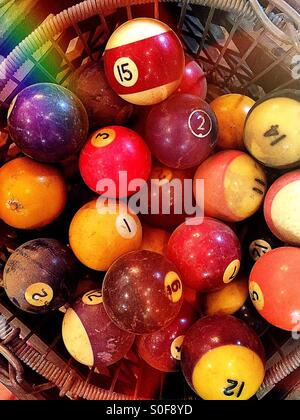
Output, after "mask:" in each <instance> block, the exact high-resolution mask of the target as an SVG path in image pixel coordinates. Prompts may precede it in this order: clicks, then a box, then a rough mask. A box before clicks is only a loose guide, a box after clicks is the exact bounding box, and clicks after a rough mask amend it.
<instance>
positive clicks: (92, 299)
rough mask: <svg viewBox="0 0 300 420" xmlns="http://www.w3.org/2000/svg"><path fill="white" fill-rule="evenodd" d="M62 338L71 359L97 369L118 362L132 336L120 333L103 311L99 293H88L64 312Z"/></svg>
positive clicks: (125, 351)
mask: <svg viewBox="0 0 300 420" xmlns="http://www.w3.org/2000/svg"><path fill="white" fill-rule="evenodd" d="M62 336H63V341H64V344H65V346H66V348H67V350H68V352H69V353H70V354H71V356H72V357H73V358H74V359H75V360H77V361H78V362H79V363H82V364H84V365H86V366H90V367H92V366H95V367H98V368H101V367H103V366H110V365H112V364H114V363H116V362H118V361H119V360H120V359H122V358H123V357H124V356H125V355H126V354H127V352H128V351H129V350H130V348H131V346H132V344H133V342H134V335H133V334H130V333H127V332H125V331H122V330H120V328H118V327H117V326H116V325H115V324H114V323H113V322H112V321H111V320H110V318H109V317H108V315H107V314H106V312H105V309H104V306H103V300H102V291H101V290H97V289H96V290H90V291H88V292H86V293H85V294H84V295H83V296H82V297H80V298H79V299H77V301H76V302H75V303H74V304H73V305H72V306H71V307H70V308H69V309H68V310H67V312H66V314H65V316H64V320H63V325H62Z"/></svg>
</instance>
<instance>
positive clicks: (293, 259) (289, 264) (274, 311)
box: [249, 247, 300, 332]
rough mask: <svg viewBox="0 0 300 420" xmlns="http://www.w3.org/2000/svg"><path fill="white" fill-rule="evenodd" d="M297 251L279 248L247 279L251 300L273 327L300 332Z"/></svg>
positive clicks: (258, 265)
mask: <svg viewBox="0 0 300 420" xmlns="http://www.w3.org/2000/svg"><path fill="white" fill-rule="evenodd" d="M299 278H300V249H299V248H294V247H281V248H276V249H273V250H272V251H270V252H268V253H267V254H265V255H264V256H263V257H261V258H260V259H259V260H258V261H257V262H256V263H255V265H254V267H253V269H252V271H251V274H250V279H249V292H250V297H251V300H252V302H253V304H254V306H255V308H256V309H257V310H258V312H259V313H260V315H261V316H262V317H263V318H265V319H266V320H267V321H268V322H269V323H270V324H272V325H274V326H275V327H278V328H281V329H283V330H287V331H295V332H298V331H300V288H299Z"/></svg>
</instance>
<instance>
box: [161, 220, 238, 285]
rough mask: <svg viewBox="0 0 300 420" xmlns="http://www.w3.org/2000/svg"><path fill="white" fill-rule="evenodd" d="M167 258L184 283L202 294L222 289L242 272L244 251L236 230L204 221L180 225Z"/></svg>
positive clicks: (219, 223) (169, 245)
mask: <svg viewBox="0 0 300 420" xmlns="http://www.w3.org/2000/svg"><path fill="white" fill-rule="evenodd" d="M167 257H168V258H169V259H170V260H171V261H173V263H174V264H175V265H176V266H177V267H178V269H179V271H180V273H181V276H182V281H183V283H184V284H185V285H187V286H188V287H191V288H192V289H196V290H198V291H201V292H208V291H211V290H217V289H220V288H222V287H223V286H224V285H225V284H227V283H230V282H231V281H232V280H234V279H235V277H236V276H237V274H238V272H239V268H240V260H241V249H240V243H239V240H238V238H237V236H236V234H235V233H234V232H233V230H232V229H231V228H230V227H228V226H227V225H225V224H224V223H222V222H220V221H218V220H215V219H212V218H209V217H205V218H204V220H203V223H201V220H200V219H199V223H198V224H196V223H194V224H193V225H191V224H186V223H183V224H182V225H180V226H179V227H178V228H177V229H176V230H175V231H174V232H173V234H172V235H171V238H170V240H169V244H168V250H167Z"/></svg>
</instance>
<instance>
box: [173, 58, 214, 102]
mask: <svg viewBox="0 0 300 420" xmlns="http://www.w3.org/2000/svg"><path fill="white" fill-rule="evenodd" d="M176 92H178V93H190V94H192V95H195V96H199V98H201V99H203V100H205V98H206V94H207V82H206V77H205V73H204V71H203V70H202V67H201V66H200V65H199V64H198V63H197V61H196V60H194V58H193V57H191V56H190V55H188V54H185V68H184V73H183V78H182V81H181V83H180V86H179V88H178V89H177V91H176Z"/></svg>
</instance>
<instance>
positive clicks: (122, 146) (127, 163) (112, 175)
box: [79, 125, 151, 198]
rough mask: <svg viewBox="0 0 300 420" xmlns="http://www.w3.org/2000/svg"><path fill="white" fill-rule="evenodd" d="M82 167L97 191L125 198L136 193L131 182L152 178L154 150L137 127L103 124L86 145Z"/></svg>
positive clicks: (81, 158) (82, 171) (87, 180)
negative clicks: (150, 148) (133, 128)
mask: <svg viewBox="0 0 300 420" xmlns="http://www.w3.org/2000/svg"><path fill="white" fill-rule="evenodd" d="M79 168H80V173H81V176H82V178H83V180H84V182H85V183H86V184H87V186H88V187H89V188H91V189H92V190H93V191H95V192H97V193H98V194H103V195H105V196H107V197H110V198H117V197H121V198H122V197H123V198H124V197H127V196H128V195H131V194H133V193H134V192H136V191H135V188H134V187H132V188H130V183H132V182H133V181H135V180H136V179H140V180H143V181H146V180H147V179H148V178H149V175H150V171H151V153H150V151H149V149H148V146H147V145H146V143H145V142H144V141H143V139H142V138H141V137H140V135H139V134H137V133H136V132H134V131H133V130H131V129H129V128H126V127H121V126H116V125H114V126H109V127H103V128H101V129H99V130H97V131H95V132H94V133H93V134H92V135H91V136H90V138H89V140H88V142H87V143H86V144H85V146H84V147H83V149H82V151H81V153H80V160H79ZM107 179H108V180H109V181H110V184H109V185H106V181H105V180H107ZM123 184H124V185H123ZM110 185H112V186H113V187H112V186H110Z"/></svg>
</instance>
